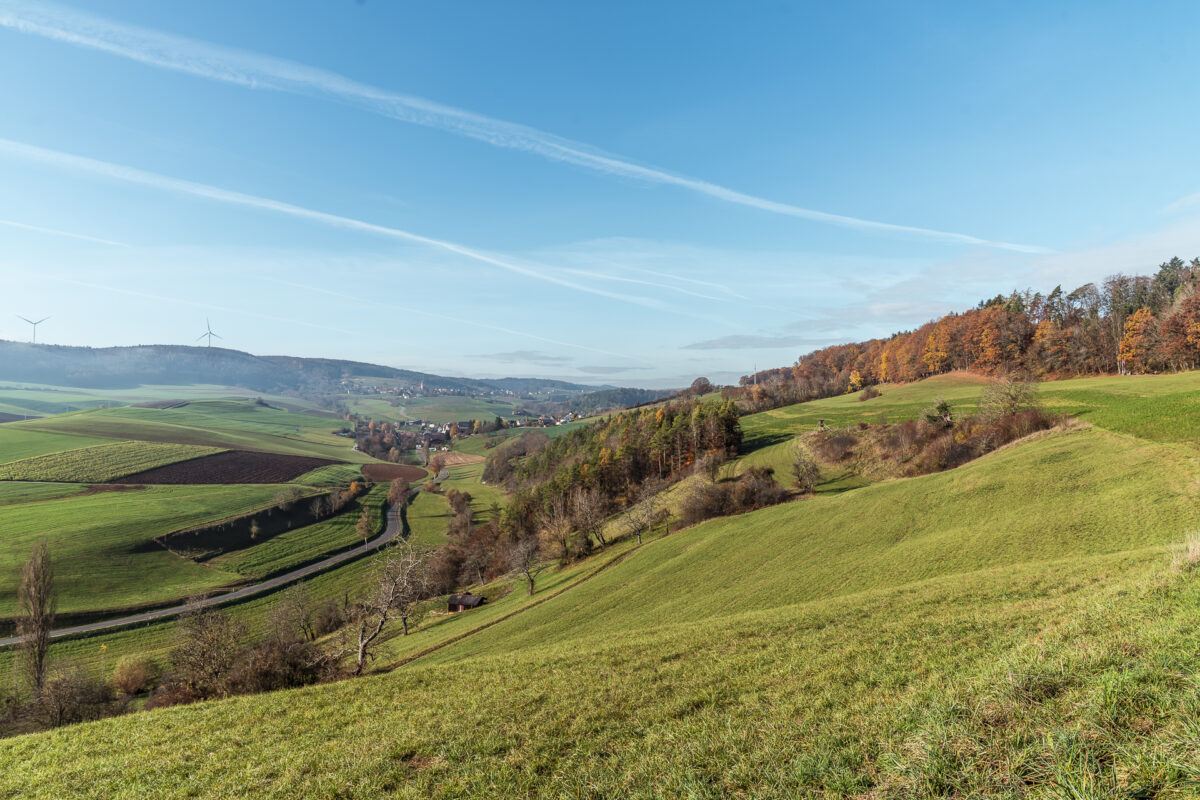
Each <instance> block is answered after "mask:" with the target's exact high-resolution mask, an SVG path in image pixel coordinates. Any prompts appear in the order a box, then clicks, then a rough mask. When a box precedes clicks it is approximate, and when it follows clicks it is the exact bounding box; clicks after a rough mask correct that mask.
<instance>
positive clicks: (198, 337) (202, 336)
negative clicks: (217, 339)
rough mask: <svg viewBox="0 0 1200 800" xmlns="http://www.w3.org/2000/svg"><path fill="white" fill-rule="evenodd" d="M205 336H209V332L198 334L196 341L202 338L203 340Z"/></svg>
mask: <svg viewBox="0 0 1200 800" xmlns="http://www.w3.org/2000/svg"><path fill="white" fill-rule="evenodd" d="M205 336H208V334H207V333H202V334H200V335H199V336H197V337H196V341H197V342H198V341H200V340H201V339H203V338H204V337H205Z"/></svg>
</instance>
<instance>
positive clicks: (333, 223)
mask: <svg viewBox="0 0 1200 800" xmlns="http://www.w3.org/2000/svg"><path fill="white" fill-rule="evenodd" d="M0 155H8V156H11V157H14V158H21V159H25V160H27V161H35V162H39V163H42V164H48V165H50V166H53V167H57V168H60V169H68V170H74V171H77V172H86V173H90V174H93V175H99V176H101V177H104V178H109V179H112V180H119V181H124V182H126V183H135V184H140V185H142V186H149V187H152V188H155V189H161V190H164V191H169V192H175V193H177V194H185V195H191V196H193V197H201V198H204V199H206V200H213V201H216V202H218V203H225V204H229V205H236V206H245V207H249V208H256V209H259V210H262V211H271V212H274V213H277V214H285V215H287V216H291V217H297V218H299V219H304V220H308V221H310V222H317V223H320V224H322V225H326V226H330V227H334V228H342V229H344V230H352V231H359V232H362V233H370V234H375V235H377V236H386V237H389V238H392V239H401V240H404V241H407V242H413V243H416V244H422V245H427V246H429V247H435V248H438V249H440V250H445V251H448V252H451V253H455V254H457V255H460V256H464V257H466V258H469V259H472V260H474V261H478V262H481V263H483V264H488V265H491V266H493V267H499V268H500V269H504V270H508V271H509V272H515V273H517V274H519V275H524V276H525V277H527V278H533V279H535V280H539V281H544V282H546V283H553V284H557V285H559V286H563V287H565V288H568V289H574V290H575V291H578V292H585V293H587V294H594V295H599V296H601V297H607V298H609V299H612V300H619V301H621V302H625V303H633V304H634V305H639V306H645V307H649V308H662V307H663V304H662V303H660V302H659V301H657V300H654V299H652V298H647V297H640V296H635V295H627V294H619V293H617V292H610V291H606V290H604V289H598V288H596V287H594V286H589V285H587V284H583V283H577V282H575V281H571V280H567V279H565V278H560V277H558V276H556V275H551V274H547V273H545V272H539V271H537V270H534V269H530V268H529V267H526V266H522V265H520V264H517V263H515V262H514V261H512V260H509V259H504V258H500V257H497V256H493V255H489V254H487V253H484V252H482V251H479V250H475V249H472V248H469V247H465V246H463V245H460V244H456V243H454V242H448V241H446V240H444V239H434V238H431V237H429V236H421V235H419V234H416V233H410V232H409V231H405V230H401V229H399V228H391V227H388V226H385V225H376V224H374V223H371V222H364V221H362V220H358V219H353V218H351V217H342V216H338V215H336V214H327V213H325V212H323V211H314V210H312V209H309V208H303V207H301V206H295V205H291V204H290V203H284V202H280V201H278V200H271V199H268V198H265V197H256V196H255V195H249V194H243V193H241V192H234V191H230V190H228V189H221V188H218V187H216V186H208V185H206V184H202V183H193V182H191V181H185V180H180V179H178V178H171V177H167V176H165V175H158V174H156V173H153V172H146V171H143V170H140V169H135V168H133V167H126V166H122V165H120V164H112V163H109V162H107V161H98V160H96V159H92V158H86V157H84V156H77V155H72V154H70V153H62V152H59V151H56V150H47V149H45V148H42V147H37V146H34V145H29V144H24V143H22V142H14V141H10V140H8V139H0Z"/></svg>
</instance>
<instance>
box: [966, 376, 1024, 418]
mask: <svg viewBox="0 0 1200 800" xmlns="http://www.w3.org/2000/svg"><path fill="white" fill-rule="evenodd" d="M1037 391H1038V385H1037V381H1035V380H1033V379H1031V378H1025V377H1022V376H1019V375H1005V376H1002V377H999V378H997V379H996V380H995V381H993V382H992V383H990V384H988V385H987V386H986V387H985V388H984V390H983V392H982V393H981V394H980V396H979V410H980V412H981V414H982V415H983V416H984V417H1006V416H1010V415H1012V414H1016V413H1019V412H1021V411H1025V410H1027V409H1032V408H1037V407H1038V397H1037Z"/></svg>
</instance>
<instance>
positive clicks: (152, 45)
mask: <svg viewBox="0 0 1200 800" xmlns="http://www.w3.org/2000/svg"><path fill="white" fill-rule="evenodd" d="M0 26H4V27H7V28H11V29H13V30H16V31H20V32H21V33H26V34H31V35H35V36H41V37H44V38H47V39H52V40H55V41H59V42H65V43H68V44H72V45H75V46H78V47H86V48H89V49H93V50H100V51H102V52H105V53H109V54H112V55H116V56H121V57H123V58H128V59H132V60H134V61H138V62H141V63H143V64H149V65H152V66H156V67H161V68H164V69H170V70H175V71H178V72H185V73H188V74H191V75H195V76H198V77H202V78H207V79H210V80H215V81H222V82H224V83H232V84H236V85H238V86H244V87H246V88H250V89H271V90H274V91H280V92H290V93H293V94H302V95H310V96H318V97H325V98H328V99H332V100H336V101H338V102H341V103H345V104H348V105H352V106H356V107H359V108H363V109H366V110H368V111H370V112H372V113H375V114H379V115H382V116H385V117H390V118H392V119H397V120H401V121H403V122H410V123H413V124H417V125H424V126H426V127H430V128H437V129H439V130H444V131H448V132H451V133H454V134H457V135H460V136H465V137H468V138H471V139H476V140H479V141H483V142H487V143H489V144H492V145H495V146H497V147H504V148H508V149H512V150H522V151H525V152H529V153H534V154H537V155H539V156H542V157H543V158H548V159H551V160H554V161H561V162H565V163H568V164H574V165H576V166H580V167H584V168H586V169H590V170H594V171H596V172H602V173H607V174H611V175H619V176H623V177H627V178H634V179H637V180H641V181H646V182H648V183H655V184H659V185H666V186H675V187H678V188H681V189H685V190H687V191H690V192H694V193H697V194H701V195H706V196H708V197H712V198H715V199H717V200H722V201H724V202H728V203H734V204H737V205H742V206H748V207H750V208H756V209H759V210H761V211H767V212H771V213H774V214H782V215H785V216H790V217H797V218H800V219H806V220H811V221H813V222H819V223H824V224H828V225H836V226H840V227H845V228H855V229H859V230H871V231H879V232H884V233H900V234H907V235H914V236H919V237H923V238H926V239H932V240H937V241H943V242H949V243H953V244H966V245H975V246H981V247H991V248H998V249H1001V250H1011V251H1015V252H1019V253H1041V252H1046V248H1043V247H1037V246H1033V245H1024V244H1014V243H1012V242H999V241H992V240H989V239H982V238H979V237H977V236H969V235H967V234H963V233H952V232H949V231H940V230H934V229H931V228H920V227H915V226H911V225H897V224H893V223H889V222H879V221H876V220H868V219H860V218H858V217H852V216H847V215H843V214H831V213H828V212H825V211H816V210H813V209H810V208H803V207H801V206H796V205H792V204H790V203H780V202H776V201H774V200H768V199H765V198H762V197H757V196H755V195H751V194H746V193H745V192H739V191H737V190H735V189H730V188H727V187H725V186H720V185H718V184H715V183H710V182H709V181H705V180H700V179H698V178H691V177H688V176H686V175H677V174H674V173H671V172H668V171H666V170H662V169H658V168H656V167H649V166H642V165H640V164H636V163H634V162H632V161H630V160H628V159H626V158H622V157H620V156H616V155H610V154H608V153H605V152H603V151H601V150H598V149H596V148H594V147H591V146H590V145H587V144H584V143H582V142H576V141H572V140H570V139H565V138H562V137H560V136H555V135H554V134H551V133H547V132H545V131H540V130H538V129H536V128H531V127H529V126H526V125H521V124H518V123H514V122H506V121H504V120H499V119H494V118H492V117H487V116H484V115H482V114H476V113H474V112H471V111H467V110H465V109H461V108H455V107H453V106H448V105H443V104H441V103H437V102H434V101H432V100H427V99H425V98H422V97H416V96H414V95H409V94H401V93H398V92H392V91H389V90H387V89H382V88H379V87H375V86H371V85H369V84H365V83H360V82H358V81H355V80H352V79H350V78H347V77H345V76H343V75H339V74H337V73H335V72H330V71H327V70H323V69H319V68H316V67H310V66H307V65H304V64H298V63H296V62H293V61H287V60H284V59H279V58H273V57H270V56H265V55H260V54H256V53H247V52H244V51H239V50H234V49H232V48H227V47H221V46H218V45H213V44H209V43H207V42H202V41H197V40H195V39H189V38H185V37H182V36H175V35H172V34H168V33H163V32H161V31H155V30H150V29H148V28H141V27H137V26H133V25H125V24H122V23H118V22H113V21H111V20H107V19H104V18H102V17H96V16H92V15H89V14H83V13H80V12H77V11H74V10H72V9H67V8H62V7H58V6H54V5H52V4H49V3H38V4H36V5H34V4H31V3H28V2H23V1H22V0H0Z"/></svg>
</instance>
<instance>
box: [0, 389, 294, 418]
mask: <svg viewBox="0 0 1200 800" xmlns="http://www.w3.org/2000/svg"><path fill="white" fill-rule="evenodd" d="M259 397H261V398H262V399H264V400H266V401H267V402H270V403H273V404H274V403H286V404H287V405H289V406H298V407H302V408H313V409H316V408H317V406H315V405H314V404H313V403H310V402H309V401H306V400H302V399H299V398H294V397H280V396H276V395H270V394H263V393H261V392H253V391H250V390H249V389H242V388H240V387H235V386H217V385H211V384H188V385H181V386H172V385H150V386H146V385H143V386H132V387H128V388H122V389H92V388H88V389H83V388H79V387H73V386H49V385H45V384H37V383H20V382H12V381H6V382H5V383H4V384H3V385H0V411H3V412H7V413H10V414H27V415H29V416H33V417H43V416H50V415H54V414H66V413H68V412H71V411H84V410H88V409H96V408H105V407H112V406H125V405H131V404H133V403H145V402H151V401H170V400H175V401H187V400H212V399H238V398H241V399H253V398H259Z"/></svg>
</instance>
